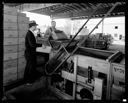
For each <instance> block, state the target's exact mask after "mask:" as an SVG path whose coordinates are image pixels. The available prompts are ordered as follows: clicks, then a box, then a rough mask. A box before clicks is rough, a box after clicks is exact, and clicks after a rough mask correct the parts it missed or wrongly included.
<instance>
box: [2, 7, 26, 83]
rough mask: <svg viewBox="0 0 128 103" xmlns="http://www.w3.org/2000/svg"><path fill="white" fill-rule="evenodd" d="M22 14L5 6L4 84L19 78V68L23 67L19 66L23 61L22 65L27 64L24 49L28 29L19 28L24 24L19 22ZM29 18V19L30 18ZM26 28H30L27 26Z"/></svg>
mask: <svg viewBox="0 0 128 103" xmlns="http://www.w3.org/2000/svg"><path fill="white" fill-rule="evenodd" d="M19 14H20V15H19ZM22 15H23V14H22ZM20 16H21V13H18V12H17V9H15V8H10V7H7V6H4V14H3V17H4V22H3V29H4V61H3V65H4V68H3V83H4V85H7V84H9V83H12V82H13V81H16V80H17V79H19V75H20V73H19V72H20V71H19V70H20V69H21V68H20V69H19V66H20V65H21V63H22V65H23V64H24V65H25V60H24V57H23V51H24V36H25V34H26V31H25V30H19V28H21V27H20V25H21V24H22V23H19V22H18V21H19V18H20ZM27 20H28V21H29V19H28V18H27ZM28 21H27V22H28ZM26 25H27V23H26ZM24 27H25V26H24ZM26 29H28V28H27V27H26ZM21 31H23V32H21ZM22 33H24V36H22V35H21V34H22ZM21 37H22V38H21ZM21 44H22V45H21ZM21 52H22V54H21ZM23 62H24V63H23Z"/></svg>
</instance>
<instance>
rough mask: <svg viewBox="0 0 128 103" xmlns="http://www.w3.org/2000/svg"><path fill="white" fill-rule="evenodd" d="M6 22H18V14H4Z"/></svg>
mask: <svg viewBox="0 0 128 103" xmlns="http://www.w3.org/2000/svg"><path fill="white" fill-rule="evenodd" d="M5 22H15V23H16V22H17V16H15V15H7V14H4V23H5Z"/></svg>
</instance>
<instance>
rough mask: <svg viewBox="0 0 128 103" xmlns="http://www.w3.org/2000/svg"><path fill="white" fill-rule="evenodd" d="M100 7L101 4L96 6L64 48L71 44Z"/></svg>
mask: <svg viewBox="0 0 128 103" xmlns="http://www.w3.org/2000/svg"><path fill="white" fill-rule="evenodd" d="M100 6H101V3H100V4H99V5H98V7H97V8H96V9H95V10H94V11H93V12H92V13H91V15H90V16H89V17H88V20H87V21H86V22H85V23H84V24H83V26H82V27H81V28H80V29H79V30H78V32H77V33H76V34H75V36H74V37H73V38H72V39H71V41H70V42H69V43H68V44H67V45H66V47H65V48H67V47H68V46H69V45H70V44H71V42H72V41H73V40H74V39H75V38H76V36H77V35H78V34H79V32H80V31H81V30H82V29H83V27H84V26H85V25H86V24H87V23H88V21H89V20H90V19H91V17H92V15H93V14H94V13H95V12H96V10H98V8H99V7H100Z"/></svg>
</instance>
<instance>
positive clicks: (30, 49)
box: [25, 30, 41, 54]
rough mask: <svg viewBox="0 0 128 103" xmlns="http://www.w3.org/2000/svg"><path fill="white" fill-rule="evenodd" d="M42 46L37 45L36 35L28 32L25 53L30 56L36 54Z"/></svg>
mask: <svg viewBox="0 0 128 103" xmlns="http://www.w3.org/2000/svg"><path fill="white" fill-rule="evenodd" d="M40 46H41V45H39V44H36V39H35V36H34V34H33V33H32V32H31V31H30V30H28V32H27V34H26V37H25V52H27V53H29V54H31V53H32V54H33V53H34V54H35V53H36V47H40Z"/></svg>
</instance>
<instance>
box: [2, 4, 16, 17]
mask: <svg viewBox="0 0 128 103" xmlns="http://www.w3.org/2000/svg"><path fill="white" fill-rule="evenodd" d="M3 12H4V14H9V15H17V9H16V8H12V7H8V6H5V5H4V9H3Z"/></svg>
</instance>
